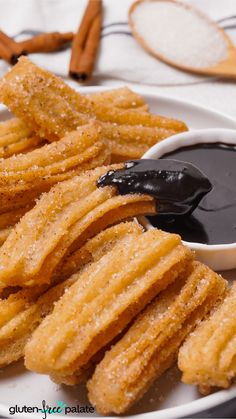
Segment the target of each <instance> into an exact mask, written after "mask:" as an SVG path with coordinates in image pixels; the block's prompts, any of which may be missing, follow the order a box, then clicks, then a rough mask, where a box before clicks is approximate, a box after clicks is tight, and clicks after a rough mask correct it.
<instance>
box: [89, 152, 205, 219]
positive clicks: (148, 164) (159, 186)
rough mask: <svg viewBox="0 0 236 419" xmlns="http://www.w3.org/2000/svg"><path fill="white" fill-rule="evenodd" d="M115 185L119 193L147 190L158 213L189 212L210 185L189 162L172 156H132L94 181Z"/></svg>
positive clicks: (184, 213) (171, 214)
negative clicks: (159, 158)
mask: <svg viewBox="0 0 236 419" xmlns="http://www.w3.org/2000/svg"><path fill="white" fill-rule="evenodd" d="M97 185H98V186H99V187H104V186H108V185H111V186H115V187H116V188H117V189H118V192H119V194H121V195H126V194H135V193H138V194H147V195H151V196H152V197H154V198H155V200H156V207H157V213H158V215H165V216H177V215H186V214H190V213H191V212H192V211H193V210H194V209H195V208H196V206H197V205H198V204H199V202H200V201H201V199H202V198H203V196H204V195H206V194H207V193H208V192H210V190H211V188H212V185H211V183H210V181H209V180H208V179H207V177H206V176H205V175H204V174H203V173H202V172H201V171H200V170H198V169H197V168H196V167H195V166H193V165H192V164H190V163H185V162H181V161H176V160H149V159H143V160H133V161H128V162H126V163H125V164H124V168H123V169H120V170H110V171H109V172H107V173H106V174H105V175H103V176H102V177H101V178H100V179H99V180H98V182H97Z"/></svg>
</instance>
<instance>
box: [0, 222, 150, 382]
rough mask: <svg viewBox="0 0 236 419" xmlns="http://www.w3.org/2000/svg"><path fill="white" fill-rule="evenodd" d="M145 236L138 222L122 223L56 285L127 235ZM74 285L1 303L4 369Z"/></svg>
mask: <svg viewBox="0 0 236 419" xmlns="http://www.w3.org/2000/svg"><path fill="white" fill-rule="evenodd" d="M141 233H142V227H141V226H140V225H138V224H137V223H135V222H126V223H121V224H118V225H117V226H113V227H110V228H108V229H106V230H104V231H102V232H101V233H100V234H98V235H97V236H95V237H94V238H93V239H90V240H88V242H87V243H86V244H85V245H84V246H83V247H82V248H81V249H80V250H79V251H78V252H77V257H76V259H75V257H74V255H71V256H70V257H68V260H67V263H66V264H65V265H64V266H63V269H62V271H60V272H57V275H55V276H54V278H53V280H54V282H58V281H61V280H62V279H63V280H64V279H65V278H68V277H69V276H71V274H72V273H74V272H78V271H79V270H80V269H82V267H84V266H85V265H86V264H88V263H90V262H92V261H94V260H99V259H100V258H101V257H102V256H103V255H104V254H106V253H107V252H108V251H110V250H111V249H112V247H114V246H115V244H116V243H117V242H119V241H120V240H122V239H123V238H124V237H126V236H127V235H133V236H134V237H135V236H138V235H139V234H141ZM73 283H74V279H73V278H72V279H69V280H68V279H67V280H65V281H64V282H63V283H61V284H59V285H56V286H53V287H52V288H50V289H49V290H47V288H48V286H47V285H43V286H41V287H34V288H28V289H24V290H20V291H18V292H15V293H11V294H10V295H9V296H5V298H3V299H0V367H3V366H6V365H8V364H10V363H11V362H13V361H16V360H18V359H19V358H21V357H22V356H23V355H24V347H25V344H26V342H27V340H28V339H29V337H30V336H31V334H32V333H33V331H34V330H35V329H36V327H37V326H38V325H39V324H40V323H41V321H42V320H43V318H44V317H45V316H46V315H47V314H49V312H50V311H52V309H53V307H54V305H53V304H54V303H55V302H56V301H57V300H58V299H59V298H60V297H61V295H63V293H64V292H65V290H66V289H67V288H69V286H71V285H72V284H73ZM77 380H78V377H77ZM68 381H69V377H68ZM71 381H72V378H71V377H70V382H71Z"/></svg>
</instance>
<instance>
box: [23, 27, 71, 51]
mask: <svg viewBox="0 0 236 419" xmlns="http://www.w3.org/2000/svg"><path fill="white" fill-rule="evenodd" d="M73 36H74V34H73V32H66V33H60V32H51V33H42V34H40V35H36V36H33V37H32V38H30V39H27V40H26V41H21V42H18V45H19V47H20V48H21V49H22V51H25V52H26V53H27V54H30V53H34V52H54V51H58V50H60V49H62V48H63V47H64V46H65V44H67V43H68V42H71V41H72V40H73Z"/></svg>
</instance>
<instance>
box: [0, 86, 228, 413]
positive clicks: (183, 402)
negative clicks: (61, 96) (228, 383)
mask: <svg viewBox="0 0 236 419" xmlns="http://www.w3.org/2000/svg"><path fill="white" fill-rule="evenodd" d="M100 90H102V88H98V87H95V88H94V87H89V88H83V89H82V92H83V93H87V92H94V91H100ZM140 93H141V94H142V95H143V96H144V99H145V100H146V101H147V102H148V103H149V104H150V106H151V110H152V111H153V112H154V113H159V114H162V115H166V116H170V117H171V116H172V117H175V118H179V119H183V120H184V121H185V122H186V123H187V124H188V126H189V127H190V128H191V129H200V128H234V129H236V121H235V120H233V119H231V118H228V117H227V116H225V115H222V114H220V113H217V112H214V111H212V110H209V109H207V108H204V107H200V106H198V105H195V104H192V103H188V102H184V101H181V100H177V99H171V98H169V97H164V96H157V95H154V94H152V95H150V94H145V90H143V89H140ZM7 116H8V115H7V112H6V110H4V109H3V107H2V108H1V109H0V120H4V119H5V118H6V117H7ZM231 275H232V274H231ZM227 276H228V278H230V273H227ZM234 397H236V386H233V387H231V389H229V390H224V391H219V392H217V393H215V394H212V395H210V396H207V397H200V396H199V394H198V392H197V390H196V388H195V387H194V386H187V385H184V384H182V383H180V373H179V372H178V371H177V370H176V369H175V368H174V369H172V370H169V371H168V372H167V373H166V374H165V375H164V376H163V377H161V379H159V380H158V381H156V383H155V384H154V385H153V387H152V388H151V389H150V391H149V392H148V393H147V394H146V396H145V397H144V398H143V399H142V400H141V401H140V402H139V403H138V404H137V405H136V406H135V407H134V408H133V409H132V411H131V412H130V414H132V415H133V416H132V418H133V419H134V418H136V419H137V418H138V419H144V418H145V419H154V418H155V419H163V418H168V419H170V418H174V419H177V418H182V417H184V416H186V417H188V416H190V415H193V414H197V413H199V412H201V411H203V410H207V409H210V408H212V407H216V406H219V405H220V404H222V403H224V402H227V401H229V400H231V399H233V398H234ZM42 400H46V401H47V403H48V404H49V405H50V406H56V402H57V401H63V402H64V403H66V404H67V405H68V406H76V405H77V404H80V405H89V403H88V400H87V397H86V391H85V388H84V387H83V386H78V387H74V388H70V387H59V386H57V385H55V384H53V383H52V382H51V381H50V380H49V379H48V378H47V377H46V376H42V375H36V374H34V373H31V372H29V371H26V370H25V369H24V367H23V364H22V362H18V363H16V364H14V365H11V366H9V367H8V368H6V369H4V370H2V371H0V414H1V415H5V416H6V417H11V418H12V417H13V418H20V419H24V418H29V417H31V418H32V417H34V418H40V419H41V418H42V417H43V414H42V413H39V414H32V413H30V414H24V413H23V414H21V413H19V414H15V415H14V416H13V415H10V413H9V407H10V406H12V407H14V406H15V405H18V406H24V405H26V406H32V407H33V406H37V407H39V408H40V407H41V406H42ZM58 416H59V417H60V418H61V419H66V418H67V419H68V418H71V417H75V416H77V415H71V414H68V415H63V414H60V415H58ZM91 416H97V415H96V414H92V415H91ZM47 417H48V418H50V417H51V415H48V416H47ZM80 417H88V415H84V414H81V415H80Z"/></svg>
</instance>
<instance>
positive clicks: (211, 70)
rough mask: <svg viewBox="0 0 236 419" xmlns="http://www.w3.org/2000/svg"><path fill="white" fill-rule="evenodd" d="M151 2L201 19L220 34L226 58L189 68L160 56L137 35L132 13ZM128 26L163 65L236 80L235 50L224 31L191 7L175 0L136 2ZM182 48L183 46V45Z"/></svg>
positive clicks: (130, 12) (141, 0)
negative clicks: (208, 65)
mask: <svg viewBox="0 0 236 419" xmlns="http://www.w3.org/2000/svg"><path fill="white" fill-rule="evenodd" d="M153 2H162V3H163V2H164V3H172V4H174V5H175V6H178V7H181V8H185V10H189V12H190V13H192V14H195V16H196V17H197V18H198V19H199V18H201V19H203V20H204V21H205V22H207V24H209V25H210V28H212V27H213V28H214V29H215V31H217V32H218V34H220V36H221V37H222V38H223V40H224V43H225V46H226V51H227V54H226V55H227V56H226V58H224V59H223V60H222V61H219V62H217V64H214V65H213V66H210V67H190V66H188V65H185V64H184V63H181V64H180V63H178V62H175V61H173V60H171V59H169V58H168V57H166V56H164V55H162V54H160V53H159V52H158V51H156V50H155V49H154V47H153V46H152V45H150V42H149V43H148V42H147V40H146V39H145V38H144V37H143V36H142V35H141V34H140V33H139V31H138V28H137V27H136V22H135V13H134V12H135V11H136V10H137V8H139V7H140V6H141V7H142V6H143V5H144V4H145V6H146V5H147V4H148V3H153ZM129 24H130V27H131V31H132V33H133V35H134V37H135V38H136V39H137V41H138V42H139V44H140V45H141V46H142V47H143V48H144V49H145V50H146V51H148V52H149V53H150V54H152V55H153V56H154V57H156V58H158V59H160V60H162V61H164V62H165V63H167V64H169V65H171V66H174V67H176V68H179V69H181V70H184V71H188V72H190V73H196V74H202V75H207V76H224V77H226V78H236V48H235V47H234V45H233V44H232V42H231V40H230V38H229V37H228V35H227V34H226V33H225V31H224V30H223V29H221V28H220V27H219V26H218V25H217V24H216V23H215V22H214V21H212V20H211V19H209V18H208V17H207V16H206V15H204V14H203V13H202V12H200V11H199V10H196V9H195V8H193V7H192V6H190V5H187V4H185V3H181V2H179V1H176V0H138V1H136V2H135V3H133V4H132V5H131V7H130V10H129ZM156 25H158V20H157V22H156ZM153 31H154V32H155V28H153ZM170 31H173V28H172V27H170ZM173 47H174V46H173ZM205 47H206V46H205V45H203V46H202V48H203V49H204V48H205ZM183 48H184V44H183Z"/></svg>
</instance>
